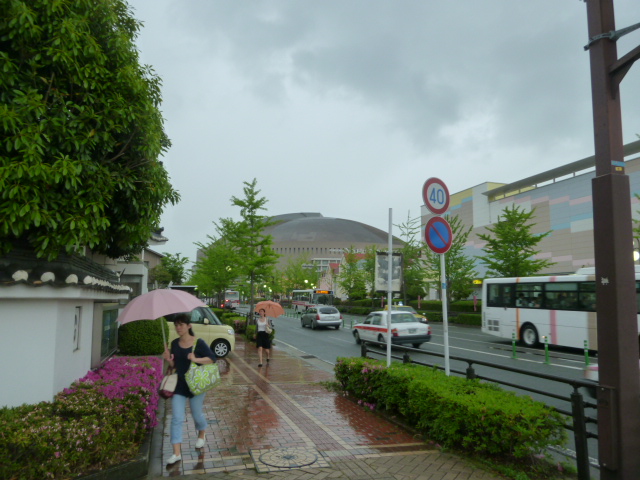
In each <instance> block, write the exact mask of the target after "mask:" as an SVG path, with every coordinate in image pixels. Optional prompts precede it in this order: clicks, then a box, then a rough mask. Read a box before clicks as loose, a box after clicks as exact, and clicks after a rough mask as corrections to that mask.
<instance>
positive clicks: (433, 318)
mask: <svg viewBox="0 0 640 480" xmlns="http://www.w3.org/2000/svg"><path fill="white" fill-rule="evenodd" d="M421 313H422V314H423V315H424V316H425V317H427V320H429V321H430V322H441V321H442V311H439V312H421Z"/></svg>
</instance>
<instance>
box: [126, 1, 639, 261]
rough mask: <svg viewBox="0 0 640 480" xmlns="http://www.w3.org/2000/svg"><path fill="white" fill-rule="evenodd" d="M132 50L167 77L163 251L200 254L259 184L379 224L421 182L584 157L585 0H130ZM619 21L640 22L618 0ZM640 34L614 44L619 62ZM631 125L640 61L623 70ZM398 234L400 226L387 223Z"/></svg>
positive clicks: (274, 211)
mask: <svg viewBox="0 0 640 480" xmlns="http://www.w3.org/2000/svg"><path fill="white" fill-rule="evenodd" d="M129 3H130V5H131V6H132V8H133V13H134V16H135V17H136V18H137V19H139V20H141V21H142V22H143V23H144V26H143V28H142V32H141V34H140V37H139V39H138V46H139V49H140V56H141V61H142V63H145V64H149V65H151V66H152V67H153V68H154V69H155V71H156V73H157V74H158V75H159V76H160V77H161V78H162V80H163V99H164V101H163V105H162V111H163V115H164V117H165V119H166V124H165V128H166V132H167V134H168V135H169V137H170V139H171V141H172V143H173V146H172V148H171V150H170V151H169V152H168V153H167V155H166V156H165V157H164V163H165V166H166V168H167V170H168V172H169V175H170V177H171V182H172V184H173V185H174V187H175V188H176V189H177V190H178V191H179V192H180V194H181V196H182V200H181V202H180V203H179V204H178V205H176V206H169V207H168V208H167V209H166V210H165V213H164V215H163V217H162V226H163V227H164V228H165V231H164V234H165V236H167V237H168V238H169V239H170V241H169V242H168V243H167V244H166V245H164V246H160V247H156V248H157V250H158V251H160V252H168V253H174V254H175V253H181V254H182V256H186V257H189V258H190V259H191V260H194V259H195V252H196V247H195V245H194V242H206V240H207V235H214V234H215V228H214V225H213V223H212V222H213V221H218V219H220V218H224V217H232V218H234V219H239V218H240V217H239V214H240V212H239V209H238V208H237V207H232V206H231V202H230V198H231V197H232V196H234V195H235V196H237V197H242V196H243V191H242V189H243V182H244V181H251V180H253V178H256V179H257V180H258V188H259V189H260V190H261V195H262V196H264V197H266V198H267V199H268V203H267V207H268V209H267V211H266V212H264V213H266V214H268V215H279V214H283V213H292V212H303V211H304V212H320V213H322V214H323V215H324V216H327V217H337V218H345V219H349V220H355V221H359V222H363V223H366V224H369V225H372V226H375V227H378V228H380V229H382V230H384V231H387V229H388V218H389V208H392V209H393V217H394V223H395V224H398V223H403V222H404V221H405V220H406V219H407V215H409V214H410V215H411V217H417V216H419V214H420V206H421V205H422V203H423V201H422V185H423V183H424V182H425V180H426V179H427V178H429V177H438V178H440V179H442V180H443V181H444V182H445V183H446V184H447V185H448V187H449V191H450V192H451V193H455V192H458V191H461V190H464V189H467V188H470V187H473V186H475V185H478V184H480V183H483V182H485V181H492V182H503V183H509V182H513V181H516V180H519V179H522V178H525V177H527V176H530V175H534V174H537V173H540V172H543V171H545V170H549V169H551V168H555V167H557V166H560V165H563V164H565V163H568V162H572V161H575V160H579V159H582V158H584V157H587V156H590V155H592V154H593V123H592V114H591V112H592V110H591V83H590V73H589V54H588V52H586V51H584V50H583V46H584V45H585V44H586V43H587V37H588V35H587V15H586V4H585V3H583V2H582V1H580V0H533V1H531V0H529V1H525V0H449V1H437V2H436V1H427V0H357V1H356V0H341V1H337V0H336V1H329V0H322V1H320V0H316V1H302V0H298V1H294V0H288V1H268V0H260V1H251V0H242V1H239V0H233V1H232V0H129ZM615 7H616V28H617V29H620V28H623V27H627V26H630V25H633V24H635V23H638V22H640V9H639V8H638V0H615ZM638 44H640V30H637V31H635V32H633V33H631V34H629V35H627V36H625V37H623V38H622V39H621V40H620V41H619V42H618V55H619V56H620V57H621V56H622V55H623V54H625V53H627V52H628V51H629V50H630V49H631V48H634V47H635V46H637V45H638ZM621 92H622V93H621V94H622V97H621V98H622V105H623V106H622V110H623V126H624V142H625V143H629V142H631V141H635V140H637V139H638V137H637V136H636V134H638V133H640V105H639V103H640V102H639V100H640V65H638V64H636V65H635V66H634V67H633V68H632V69H631V71H630V72H629V73H628V74H627V76H626V78H625V79H624V81H623V83H622V88H621ZM398 233H399V232H398V231H397V230H394V234H398Z"/></svg>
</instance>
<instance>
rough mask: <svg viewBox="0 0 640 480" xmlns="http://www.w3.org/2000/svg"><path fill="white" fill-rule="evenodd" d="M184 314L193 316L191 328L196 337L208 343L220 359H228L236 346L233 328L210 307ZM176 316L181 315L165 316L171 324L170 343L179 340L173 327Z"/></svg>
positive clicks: (199, 308)
mask: <svg viewBox="0 0 640 480" xmlns="http://www.w3.org/2000/svg"><path fill="white" fill-rule="evenodd" d="M184 313H186V314H187V315H191V328H192V330H193V333H194V334H195V336H196V337H198V338H202V339H203V340H204V341H205V342H207V343H208V344H209V346H210V347H211V350H213V352H214V353H215V354H216V355H217V356H218V357H220V358H222V357H226V356H227V355H228V354H229V352H231V351H233V349H234V348H235V344H236V337H235V332H234V331H233V328H231V327H230V326H229V325H225V324H224V323H222V322H221V321H220V320H219V319H218V317H216V314H215V313H213V312H212V311H211V309H210V308H209V307H197V308H195V309H194V310H192V311H191V312H184ZM176 315H179V314H178V313H172V314H171V315H165V319H166V320H167V322H168V323H169V341H170V342H171V340H173V339H174V338H178V334H177V333H176V329H175V328H174V326H173V319H174V318H175V317H176Z"/></svg>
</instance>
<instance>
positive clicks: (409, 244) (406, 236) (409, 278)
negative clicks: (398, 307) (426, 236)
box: [396, 214, 429, 304]
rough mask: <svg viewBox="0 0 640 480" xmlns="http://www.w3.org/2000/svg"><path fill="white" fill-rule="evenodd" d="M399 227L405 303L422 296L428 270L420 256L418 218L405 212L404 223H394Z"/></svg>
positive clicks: (426, 284) (424, 291)
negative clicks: (401, 243) (405, 218)
mask: <svg viewBox="0 0 640 480" xmlns="http://www.w3.org/2000/svg"><path fill="white" fill-rule="evenodd" d="M396 226H397V227H398V228H399V229H400V237H401V238H402V240H403V241H404V245H403V246H402V248H400V249H397V251H398V252H400V253H401V254H402V278H403V284H402V297H403V299H404V302H405V304H408V303H407V302H408V300H412V299H415V298H418V296H420V297H422V298H424V297H425V295H426V293H427V290H426V289H427V287H428V281H427V279H428V277H429V274H428V271H427V269H426V266H425V262H424V259H423V256H422V252H423V250H424V243H423V242H422V241H420V240H419V235H420V230H421V229H420V218H411V217H410V214H407V221H406V223H402V224H400V225H396Z"/></svg>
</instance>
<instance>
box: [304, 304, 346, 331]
mask: <svg viewBox="0 0 640 480" xmlns="http://www.w3.org/2000/svg"><path fill="white" fill-rule="evenodd" d="M300 324H301V325H302V328H304V327H307V326H309V327H311V329H312V330H315V329H316V328H318V327H335V329H336V330H338V329H339V328H340V327H341V326H342V314H341V313H340V312H339V311H338V309H337V308H336V307H330V306H327V305H317V306H314V307H309V308H307V311H306V312H304V313H303V314H302V317H300Z"/></svg>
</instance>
